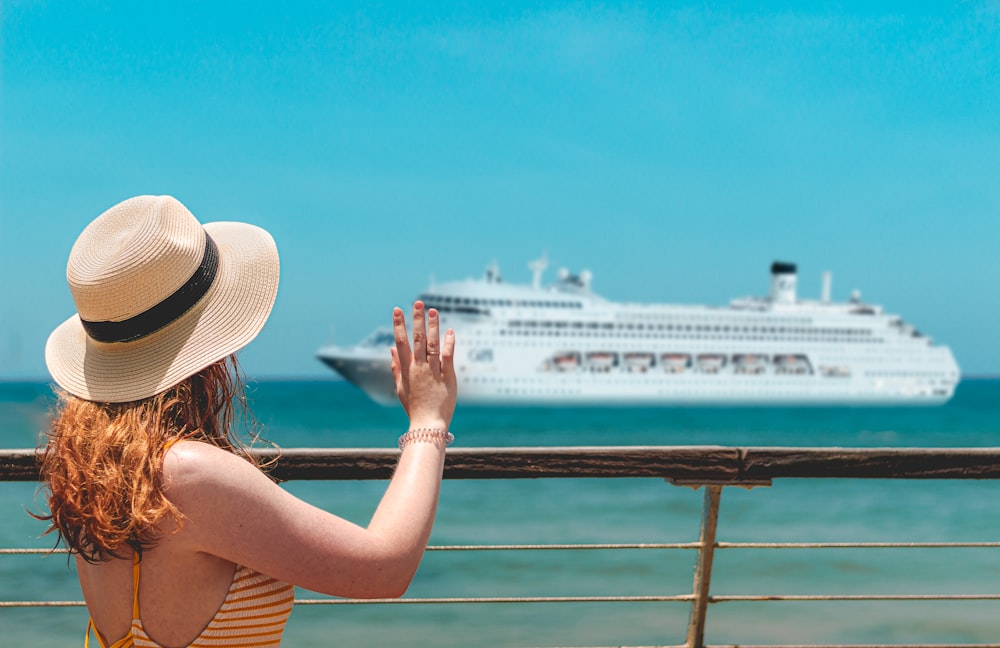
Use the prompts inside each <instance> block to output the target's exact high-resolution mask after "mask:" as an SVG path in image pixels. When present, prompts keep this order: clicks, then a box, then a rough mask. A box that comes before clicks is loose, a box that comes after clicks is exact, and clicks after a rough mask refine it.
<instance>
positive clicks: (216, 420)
mask: <svg viewBox="0 0 1000 648" xmlns="http://www.w3.org/2000/svg"><path fill="white" fill-rule="evenodd" d="M58 397H59V401H58V403H57V404H56V408H55V415H54V416H53V421H52V425H51V428H50V430H49V433H48V438H47V441H48V443H47V445H46V447H45V452H44V457H43V460H42V476H43V478H44V479H45V481H46V487H47V490H48V504H49V514H48V515H37V516H35V517H37V518H38V519H41V520H49V521H51V526H50V527H49V529H48V530H47V531H46V533H51V532H53V531H56V532H58V534H59V539H60V541H62V542H65V543H66V545H67V546H68V547H69V549H70V551H71V552H73V553H78V554H79V555H80V556H82V557H83V558H84V559H85V560H87V561H88V562H99V561H104V560H108V559H110V558H123V557H127V556H128V554H129V552H127V551H125V549H126V548H131V549H132V550H133V551H135V552H137V553H140V554H141V553H142V551H143V550H145V549H149V548H151V547H153V546H155V544H156V541H157V538H156V536H155V533H154V529H155V527H156V525H157V524H158V523H159V522H160V521H161V520H163V519H164V518H165V517H166V516H168V515H170V516H173V518H174V520H176V521H177V522H178V523H180V522H181V520H182V516H181V513H180V511H178V510H177V508H176V507H175V506H174V505H173V504H172V503H171V502H170V500H169V499H167V497H166V496H165V495H164V493H163V480H162V469H163V456H164V454H165V451H166V447H167V444H168V443H170V442H173V441H176V440H180V439H195V440H199V441H204V442H206V443H211V444H213V445H215V446H218V447H220V448H223V449H225V450H229V451H230V452H234V453H237V454H241V455H243V456H245V457H247V459H248V460H249V461H251V462H254V463H257V462H256V461H255V460H254V459H253V458H252V456H251V455H249V454H248V453H247V452H246V450H247V445H246V444H244V443H243V442H242V441H241V439H240V438H239V436H237V435H236V434H235V433H234V432H233V430H232V424H233V422H234V418H235V416H236V414H237V413H242V414H243V415H244V416H245V417H247V416H248V414H249V412H248V410H247V408H246V400H245V395H244V389H243V381H242V380H241V374H240V370H239V365H238V364H237V362H236V357H235V356H229V357H228V358H225V359H223V360H220V361H218V362H216V363H214V364H212V365H209V366H208V367H206V368H204V369H202V370H201V371H200V372H198V373H197V374H195V375H193V376H191V377H189V378H187V379H185V380H184V381H182V382H181V383H179V384H177V385H175V386H174V387H171V388H170V389H168V390H167V391H165V392H162V393H160V394H157V395H155V396H152V397H150V398H146V399H143V400H138V401H132V402H128V403H98V402H92V401H86V400H83V399H81V398H77V397H75V396H73V395H71V394H67V393H65V392H58ZM246 420H249V419H246ZM250 428H251V429H253V425H252V422H251V424H250ZM254 439H256V434H254ZM257 465H258V466H259V464H257Z"/></svg>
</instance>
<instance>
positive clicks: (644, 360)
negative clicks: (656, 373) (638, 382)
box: [623, 352, 654, 372]
mask: <svg viewBox="0 0 1000 648" xmlns="http://www.w3.org/2000/svg"><path fill="white" fill-rule="evenodd" d="M623 357H624V359H625V367H626V368H627V369H628V370H629V371H639V372H645V371H649V370H650V368H652V366H653V358H654V356H653V354H652V353H644V352H632V353H626V354H624V356H623Z"/></svg>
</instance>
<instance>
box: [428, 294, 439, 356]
mask: <svg viewBox="0 0 1000 648" xmlns="http://www.w3.org/2000/svg"><path fill="white" fill-rule="evenodd" d="M440 331H441V323H440V320H439V319H438V312H437V309H434V308H429V309H427V361H428V362H429V363H430V365H431V367H432V368H434V369H436V368H438V367H439V366H440V365H439V364H438V362H437V361H438V360H439V356H440V355H441V332H440Z"/></svg>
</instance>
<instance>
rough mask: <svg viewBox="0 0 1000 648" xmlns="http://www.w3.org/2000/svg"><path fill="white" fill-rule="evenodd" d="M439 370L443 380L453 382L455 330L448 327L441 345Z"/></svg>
mask: <svg viewBox="0 0 1000 648" xmlns="http://www.w3.org/2000/svg"><path fill="white" fill-rule="evenodd" d="M441 372H442V373H443V374H444V377H445V380H446V381H448V382H450V383H452V384H454V382H455V331H453V330H451V329H448V330H447V331H446V332H445V334H444V345H443V346H442V347H441Z"/></svg>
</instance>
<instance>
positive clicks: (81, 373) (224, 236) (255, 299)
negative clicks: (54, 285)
mask: <svg viewBox="0 0 1000 648" xmlns="http://www.w3.org/2000/svg"><path fill="white" fill-rule="evenodd" d="M204 227H205V231H206V232H208V234H209V236H211V237H212V240H213V241H215V244H216V245H217V246H218V250H219V269H218V272H217V274H216V278H215V281H214V282H213V284H212V287H211V288H210V289H209V291H208V292H207V293H206V294H205V296H204V297H203V298H202V299H201V300H200V301H199V302H198V303H197V304H195V305H194V306H193V307H192V308H191V309H190V310H188V311H187V312H186V313H184V314H183V315H181V316H180V317H179V318H178V319H177V320H175V321H173V322H171V323H170V324H168V325H167V326H165V327H163V328H162V329H160V330H158V331H156V332H155V333H152V334H150V335H148V336H146V337H144V338H141V339H139V340H135V341H132V342H112V343H106V342H97V341H95V340H93V339H91V338H90V337H89V336H88V335H87V333H86V331H85V330H84V329H83V324H82V323H81V322H80V317H79V316H78V315H74V316H73V317H71V318H69V319H68V320H66V321H65V322H63V323H62V324H61V325H59V327H58V328H56V330H54V331H53V332H52V334H51V335H50V336H49V339H48V342H47V343H46V345H45V362H46V364H47V365H48V368H49V373H51V374H52V378H53V379H54V380H55V382H56V383H57V384H58V385H59V386H60V387H62V388H63V389H65V390H66V391H68V392H69V393H71V394H73V395H74V396H78V397H80V398H83V399H85V400H90V401H99V402H107V403H124V402H129V401H135V400H140V399H143V398H148V397H150V396H154V395H156V394H158V393H160V392H162V391H165V390H167V389H169V388H170V387H173V386H174V385H176V384H177V383H179V382H181V381H182V380H184V379H185V378H187V377H189V376H192V375H194V374H196V373H198V372H199V371H201V370H202V369H204V368H205V367H207V366H208V365H210V364H212V363H213V362H216V361H218V360H221V359H223V358H225V357H226V356H228V355H230V354H232V353H235V352H237V351H239V350H240V349H242V348H243V347H244V346H246V345H247V344H249V343H250V342H251V341H252V340H253V339H254V338H255V337H257V334H258V333H260V331H261V329H262V328H264V323H265V322H266V321H267V318H268V315H270V313H271V309H272V307H273V306H274V300H275V298H276V297H277V294H278V277H279V262H278V250H277V247H276V246H275V244H274V239H272V238H271V235H270V234H268V233H267V232H266V231H265V230H263V229H261V228H259V227H256V226H254V225H249V224H246V223H206V224H205V225H204Z"/></svg>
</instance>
